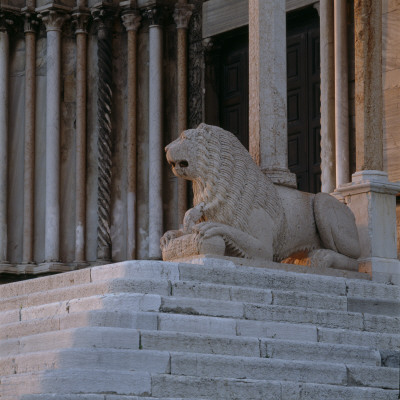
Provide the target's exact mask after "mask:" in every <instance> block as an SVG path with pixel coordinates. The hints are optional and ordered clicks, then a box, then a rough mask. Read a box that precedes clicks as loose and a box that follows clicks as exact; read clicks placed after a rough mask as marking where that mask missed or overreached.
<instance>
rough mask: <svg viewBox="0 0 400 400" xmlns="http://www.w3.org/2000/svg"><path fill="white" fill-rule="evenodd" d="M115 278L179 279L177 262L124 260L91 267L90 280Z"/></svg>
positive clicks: (97, 280)
mask: <svg viewBox="0 0 400 400" xmlns="http://www.w3.org/2000/svg"><path fill="white" fill-rule="evenodd" d="M115 278H126V279H129V278H136V279H153V280H155V279H158V280H169V281H172V282H175V281H177V280H179V270H178V264H176V263H168V262H161V261H124V262H121V263H116V264H109V265H102V266H99V267H94V268H92V269H91V279H92V282H99V281H104V280H111V279H115Z"/></svg>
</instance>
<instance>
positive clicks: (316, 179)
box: [287, 9, 321, 193]
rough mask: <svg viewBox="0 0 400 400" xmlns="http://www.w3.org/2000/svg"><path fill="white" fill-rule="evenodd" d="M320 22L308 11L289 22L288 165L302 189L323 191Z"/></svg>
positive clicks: (313, 12) (312, 12)
mask: <svg viewBox="0 0 400 400" xmlns="http://www.w3.org/2000/svg"><path fill="white" fill-rule="evenodd" d="M319 54H320V50H319V18H318V14H317V12H316V11H315V10H313V9H311V10H305V11H304V12H302V13H297V14H296V15H294V16H292V17H291V16H288V21H287V93H288V97H287V113H288V164H289V169H290V170H291V171H292V172H293V173H295V174H296V176H297V186H298V189H300V190H303V191H306V192H313V193H316V192H319V191H320V190H321V168H320V165H321V157H320V152H321V149H320V141H321V137H320V130H321V126H320V55H319Z"/></svg>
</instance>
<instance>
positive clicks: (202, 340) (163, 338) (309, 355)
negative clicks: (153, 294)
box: [140, 330, 381, 366]
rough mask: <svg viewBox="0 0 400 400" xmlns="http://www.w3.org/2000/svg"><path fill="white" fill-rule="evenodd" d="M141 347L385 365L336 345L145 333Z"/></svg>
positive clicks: (358, 349)
mask: <svg viewBox="0 0 400 400" xmlns="http://www.w3.org/2000/svg"><path fill="white" fill-rule="evenodd" d="M140 344H141V348H142V349H143V350H166V351H180V352H187V353H208V354H220V355H231V356H244V357H261V358H278V359H281V360H283V359H284V360H308V361H311V360H313V361H329V362H330V363H350V364H358V363H359V364H365V365H369V366H380V365H381V355H380V353H379V351H377V350H375V349H373V348H369V347H362V346H349V345H336V344H332V343H311V342H303V341H295V340H279V339H265V338H261V339H258V338H252V337H224V336H210V335H201V334H196V333H192V334H189V333H186V334H183V333H177V332H160V331H144V330H142V331H140Z"/></svg>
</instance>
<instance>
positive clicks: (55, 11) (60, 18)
mask: <svg viewBox="0 0 400 400" xmlns="http://www.w3.org/2000/svg"><path fill="white" fill-rule="evenodd" d="M37 11H39V15H38V18H40V19H41V20H42V21H43V23H44V25H45V27H46V31H47V32H49V31H59V32H61V28H62V25H63V23H64V22H65V21H66V20H67V19H69V18H70V16H69V15H68V14H67V13H66V11H67V10H66V9H65V8H64V7H62V8H59V7H48V8H44V9H42V8H41V9H37Z"/></svg>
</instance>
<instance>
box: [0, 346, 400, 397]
mask: <svg viewBox="0 0 400 400" xmlns="http://www.w3.org/2000/svg"><path fill="white" fill-rule="evenodd" d="M76 366H79V368H82V369H87V370H90V369H100V370H102V369H109V370H112V371H115V370H121V371H142V372H149V373H152V374H157V373H160V374H172V375H182V376H186V375H191V376H200V377H223V378H235V379H257V380H262V379H265V378H266V377H268V380H280V379H281V378H282V376H284V377H285V380H288V381H292V382H308V383H323V384H333V385H344V386H352V385H353V384H354V383H355V382H357V385H361V386H365V387H381V388H389V389H396V388H397V387H398V382H399V371H398V369H395V368H382V367H370V366H361V365H355V364H347V365H346V364H344V363H340V364H339V363H328V362H318V361H299V360H280V359H268V358H260V357H238V356H226V355H214V354H197V353H179V352H168V351H154V350H150V351H149V350H128V349H122V350H116V349H105V348H92V349H87V348H73V349H63V350H61V351H43V352H36V353H28V354H20V355H17V356H15V357H13V358H2V359H0V374H1V375H2V376H7V375H12V374H18V375H19V374H25V373H33V372H40V371H45V370H65V369H73V368H74V367H76Z"/></svg>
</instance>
